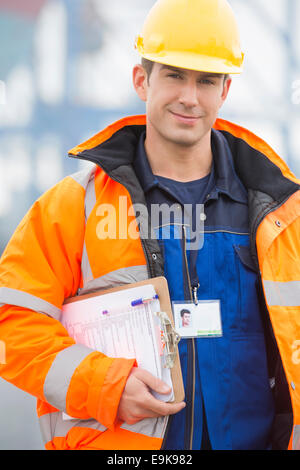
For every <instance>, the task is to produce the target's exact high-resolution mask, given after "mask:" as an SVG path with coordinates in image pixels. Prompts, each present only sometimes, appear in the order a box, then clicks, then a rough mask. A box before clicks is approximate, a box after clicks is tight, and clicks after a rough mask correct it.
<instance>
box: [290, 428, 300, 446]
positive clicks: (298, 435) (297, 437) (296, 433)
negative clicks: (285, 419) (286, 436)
mask: <svg viewBox="0 0 300 470" xmlns="http://www.w3.org/2000/svg"><path fill="white" fill-rule="evenodd" d="M292 450H300V425H299V424H296V425H295V426H294V429H293V440H292Z"/></svg>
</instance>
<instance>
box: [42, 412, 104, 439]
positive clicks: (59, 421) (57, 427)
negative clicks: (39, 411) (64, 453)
mask: <svg viewBox="0 0 300 470" xmlns="http://www.w3.org/2000/svg"><path fill="white" fill-rule="evenodd" d="M39 424H40V429H41V433H42V437H43V441H44V443H45V444H47V442H50V441H52V439H54V438H55V437H64V436H66V434H67V433H68V432H69V431H70V429H72V428H73V427H75V426H76V427H81V428H91V429H97V430H98V431H102V432H103V431H105V430H106V427H105V426H103V425H102V424H100V423H99V422H98V421H96V420H95V419H70V420H64V419H63V414H62V412H61V411H56V412H54V413H48V414H45V415H43V416H41V417H40V418H39Z"/></svg>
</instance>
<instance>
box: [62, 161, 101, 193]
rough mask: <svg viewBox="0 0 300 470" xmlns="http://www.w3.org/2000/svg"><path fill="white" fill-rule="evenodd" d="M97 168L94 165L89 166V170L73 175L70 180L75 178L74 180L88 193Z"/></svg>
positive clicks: (85, 169)
mask: <svg viewBox="0 0 300 470" xmlns="http://www.w3.org/2000/svg"><path fill="white" fill-rule="evenodd" d="M96 168H97V166H96V165H95V164H94V163H93V164H92V165H88V166H87V168H84V169H83V170H80V171H77V172H76V173H73V174H72V175H70V176H69V178H73V180H75V181H76V182H77V183H78V184H80V185H81V186H82V187H83V189H84V190H85V191H86V188H87V185H88V183H89V181H90V180H91V179H92V178H94V174H95V171H96Z"/></svg>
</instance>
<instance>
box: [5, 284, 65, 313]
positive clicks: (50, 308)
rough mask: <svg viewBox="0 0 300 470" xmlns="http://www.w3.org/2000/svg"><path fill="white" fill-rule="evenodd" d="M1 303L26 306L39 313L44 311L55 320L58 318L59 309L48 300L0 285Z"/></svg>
mask: <svg viewBox="0 0 300 470" xmlns="http://www.w3.org/2000/svg"><path fill="white" fill-rule="evenodd" d="M0 302H1V304H3V305H4V304H9V305H16V306H17V307H23V308H28V309H30V310H34V311H36V312H39V313H44V314H46V315H49V316H50V317H53V318H55V319H56V320H59V319H60V315H61V310H60V309H59V308H58V307H56V306H55V305H53V304H51V303H50V302H46V301H45V300H43V299H40V298H39V297H36V296H35V295H31V294H28V293H27V292H23V291H21V290H17V289H11V288H9V287H0Z"/></svg>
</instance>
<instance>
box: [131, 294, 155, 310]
mask: <svg viewBox="0 0 300 470" xmlns="http://www.w3.org/2000/svg"><path fill="white" fill-rule="evenodd" d="M156 299H158V295H157V294H155V295H154V296H153V297H151V298H150V299H142V298H141V299H136V300H133V301H132V302H131V305H132V307H135V306H136V305H141V304H144V303H145V302H151V301H152V300H156Z"/></svg>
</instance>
